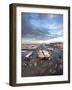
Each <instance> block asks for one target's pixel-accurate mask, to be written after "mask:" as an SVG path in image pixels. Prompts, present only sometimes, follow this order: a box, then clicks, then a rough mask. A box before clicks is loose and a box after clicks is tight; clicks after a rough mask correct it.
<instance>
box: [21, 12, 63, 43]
mask: <svg viewBox="0 0 72 90" xmlns="http://www.w3.org/2000/svg"><path fill="white" fill-rule="evenodd" d="M21 30H22V31H21V36H22V42H23V43H29V42H35V41H36V42H38V41H42V42H43V41H46V40H47V41H48V40H50V39H53V38H58V37H61V38H63V15H62V14H50V13H27V12H22V13H21Z"/></svg>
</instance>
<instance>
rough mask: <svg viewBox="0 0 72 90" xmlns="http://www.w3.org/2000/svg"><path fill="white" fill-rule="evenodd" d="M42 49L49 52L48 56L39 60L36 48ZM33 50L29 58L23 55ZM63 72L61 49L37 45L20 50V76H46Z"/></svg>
mask: <svg viewBox="0 0 72 90" xmlns="http://www.w3.org/2000/svg"><path fill="white" fill-rule="evenodd" d="M40 49H44V50H47V51H48V52H49V53H50V58H48V59H46V60H45V59H44V60H40V59H39V58H38V57H37V50H40ZM29 52H33V53H32V55H31V56H30V57H29V58H25V56H26V55H27V54H28V53H29ZM62 74H63V50H62V49H60V48H54V47H50V46H49V47H48V46H45V45H42V46H39V47H38V48H37V49H36V50H22V74H21V75H22V77H31V76H48V75H50V76H51V75H62Z"/></svg>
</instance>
